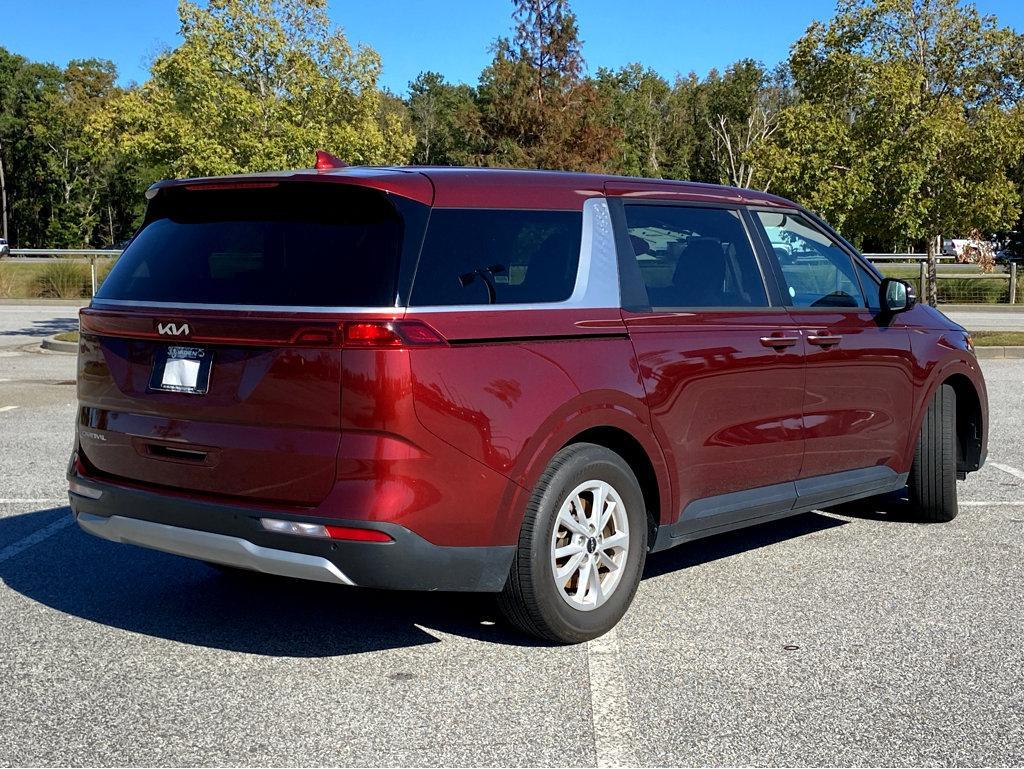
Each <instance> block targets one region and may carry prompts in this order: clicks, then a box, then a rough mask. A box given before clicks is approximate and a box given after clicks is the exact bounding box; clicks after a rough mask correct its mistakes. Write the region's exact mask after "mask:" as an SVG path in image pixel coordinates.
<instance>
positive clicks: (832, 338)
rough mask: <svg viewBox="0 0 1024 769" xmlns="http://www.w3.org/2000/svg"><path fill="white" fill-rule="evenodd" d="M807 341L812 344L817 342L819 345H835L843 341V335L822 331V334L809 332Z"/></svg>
mask: <svg viewBox="0 0 1024 769" xmlns="http://www.w3.org/2000/svg"><path fill="white" fill-rule="evenodd" d="M807 341H808V342H809V343H810V344H816V345H817V346H818V347H834V346H835V345H837V344H839V343H840V342H841V341H843V337H842V336H841V335H839V334H829V333H827V332H822V333H820V334H808V335H807Z"/></svg>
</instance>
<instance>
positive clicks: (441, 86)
mask: <svg viewBox="0 0 1024 769" xmlns="http://www.w3.org/2000/svg"><path fill="white" fill-rule="evenodd" d="M408 104H409V113H410V115H411V117H412V123H413V126H414V133H415V136H416V149H415V150H414V151H413V162H414V163H418V164H421V165H471V164H472V163H473V162H474V161H475V158H476V157H477V156H478V155H479V151H480V146H479V145H480V111H479V109H478V107H477V104H476V92H475V91H474V89H473V88H472V87H470V86H468V85H464V84H459V85H453V84H451V83H448V82H446V81H445V79H444V76H443V75H441V74H439V73H437V72H422V73H420V75H419V76H418V77H417V78H416V79H415V80H414V81H413V82H411V83H410V84H409V102H408Z"/></svg>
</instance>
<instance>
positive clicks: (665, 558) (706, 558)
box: [644, 513, 847, 579]
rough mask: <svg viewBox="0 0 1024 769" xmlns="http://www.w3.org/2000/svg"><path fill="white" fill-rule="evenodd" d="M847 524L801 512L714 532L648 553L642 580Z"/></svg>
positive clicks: (827, 517) (835, 519) (823, 516)
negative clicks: (736, 529) (755, 524)
mask: <svg viewBox="0 0 1024 769" xmlns="http://www.w3.org/2000/svg"><path fill="white" fill-rule="evenodd" d="M846 523H847V522H846V521H843V520H840V519H838V518H832V517H830V516H827V515H819V514H817V513H803V514H802V515H795V516H793V517H792V518H783V519H782V520H779V521H769V522H767V523H762V524H759V525H757V526H751V527H749V528H746V529H740V530H738V531H731V532H728V533H726V534H716V535H715V536H712V537H707V538H705V539H699V540H696V541H694V542H690V543H686V544H683V545H679V546H678V547H674V548H672V549H671V550H663V551H661V552H660V553H652V554H651V555H649V556H647V566H646V567H645V568H644V579H648V578H650V577H660V576H661V575H663V574H668V573H669V572H673V571H679V570H680V569H687V568H690V567H692V566H698V565H700V564H703V563H710V562H711V561H717V560H719V559H720V558H728V557H729V556H732V555H739V554H740V553H745V552H747V551H749V550H756V549H758V548H760V547H768V546H769V545H775V544H778V543H779V542H785V541H786V540H788V539H795V538H797V537H803V536H806V535H807V534H813V533H815V532H818V531H825V530H827V529H833V528H835V527H837V526H843V525H845V524H846Z"/></svg>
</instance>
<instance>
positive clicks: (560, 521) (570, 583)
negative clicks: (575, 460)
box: [551, 480, 629, 611]
mask: <svg viewBox="0 0 1024 769" xmlns="http://www.w3.org/2000/svg"><path fill="white" fill-rule="evenodd" d="M628 556H629V520H628V518H627V516H626V507H625V505H623V504H622V498H621V497H620V496H619V493H618V492H617V491H616V490H615V489H614V488H613V487H612V486H611V484H609V483H605V482H604V481H596V480H594V481H584V482H583V483H581V484H580V485H579V486H577V487H576V488H575V489H573V490H572V491H571V492H570V493H569V495H568V496H567V497H566V499H565V501H564V502H563V503H562V506H561V507H560V508H559V510H558V517H557V518H556V519H555V528H554V531H552V532H551V572H552V575H553V576H554V580H555V587H556V588H557V589H558V594H559V595H560V596H562V600H564V601H565V602H566V603H567V604H569V606H571V607H572V608H574V609H577V610H579V611H593V610H594V609H596V608H597V607H599V606H601V605H602V604H604V603H605V602H606V601H607V600H608V599H609V598H610V597H611V595H612V593H614V592H615V588H616V587H618V585H619V582H620V580H621V579H622V572H623V571H624V570H625V567H626V559H627V558H628Z"/></svg>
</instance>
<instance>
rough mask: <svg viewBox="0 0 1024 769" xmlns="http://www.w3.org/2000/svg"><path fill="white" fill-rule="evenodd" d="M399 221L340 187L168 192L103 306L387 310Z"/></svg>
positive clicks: (370, 195)
mask: <svg viewBox="0 0 1024 769" xmlns="http://www.w3.org/2000/svg"><path fill="white" fill-rule="evenodd" d="M402 235H403V224H402V219H401V217H400V216H399V214H398V213H397V211H396V209H395V207H394V206H393V205H392V204H391V202H390V201H389V200H388V198H387V196H386V195H384V194H383V193H380V192H377V191H375V190H367V189H365V188H354V187H347V186H342V185H335V184H295V183H293V184H289V183H280V184H274V186H271V187H266V188H241V189H239V188H235V189H221V190H214V189H205V190H204V189H198V188H197V189H193V190H186V189H184V188H170V189H167V190H164V191H162V192H161V193H160V195H158V196H157V198H156V199H155V200H154V201H153V202H152V203H151V205H150V210H149V213H148V215H147V221H146V224H145V225H144V226H143V228H142V229H141V230H140V231H139V233H138V235H136V237H135V238H134V240H132V242H131V244H130V245H129V246H128V248H127V249H126V250H125V252H124V253H123V254H122V255H121V257H120V259H118V261H117V263H116V265H115V266H114V269H113V270H112V271H111V273H110V275H109V276H108V277H107V278H106V280H104V281H103V285H102V286H101V287H100V289H99V291H98V292H97V293H96V298H97V299H119V300H134V301H146V302H173V303H202V304H233V305H281V306H323V307H355V306H362V307H387V306H393V305H394V304H395V300H396V292H397V284H398V268H399V262H400V258H401V250H402Z"/></svg>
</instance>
